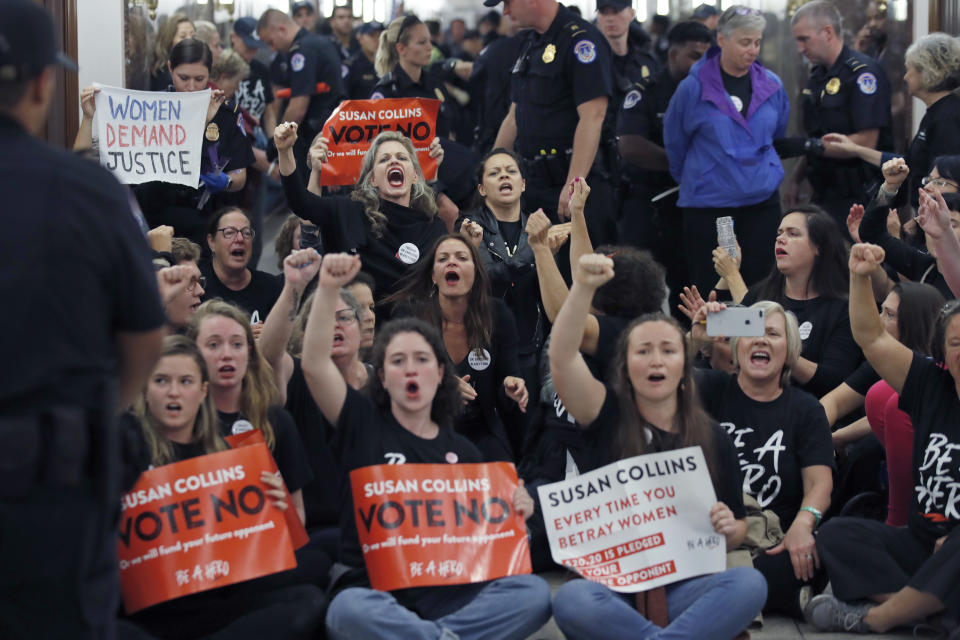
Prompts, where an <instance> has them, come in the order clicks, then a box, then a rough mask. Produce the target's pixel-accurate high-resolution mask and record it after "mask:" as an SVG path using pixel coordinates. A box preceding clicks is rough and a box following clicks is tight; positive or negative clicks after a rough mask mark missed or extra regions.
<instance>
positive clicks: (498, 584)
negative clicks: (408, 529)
mask: <svg viewBox="0 0 960 640" xmlns="http://www.w3.org/2000/svg"><path fill="white" fill-rule="evenodd" d="M359 271H360V258H359V257H358V256H349V255H344V254H339V255H337V254H332V255H331V254H328V255H327V256H326V257H325V258H324V260H323V264H322V266H321V272H320V284H319V286H318V287H317V293H316V298H315V300H314V304H313V308H312V310H311V312H310V319H309V320H308V323H307V333H306V337H305V339H304V351H305V352H307V353H310V354H311V357H310V358H309V359H307V360H306V361H304V374H305V375H306V378H307V383H308V385H309V387H310V390H311V391H312V392H313V396H314V399H315V400H316V401H317V405H318V406H319V407H320V410H321V412H322V413H323V415H324V417H325V418H326V419H327V420H328V421H329V422H330V424H332V425H335V428H336V430H337V434H336V442H337V446H338V451H339V453H340V456H341V463H342V468H341V470H342V473H343V477H342V482H343V483H344V486H348V485H349V479H348V475H347V474H349V472H350V471H352V470H353V469H357V468H359V467H364V466H368V465H375V464H385V463H386V462H387V461H388V459H389V460H393V461H397V459H398V458H399V461H400V463H404V464H410V463H440V464H444V463H450V462H452V461H454V460H456V461H457V462H461V463H462V462H480V461H481V455H480V452H479V451H478V450H477V449H476V447H474V446H473V444H471V443H470V442H469V441H468V440H466V439H465V438H463V437H462V436H459V435H457V434H456V433H455V432H454V431H453V430H452V428H451V426H452V421H453V418H454V416H455V414H456V411H457V408H458V406H459V403H460V397H459V393H458V384H457V380H456V376H455V375H454V373H453V364H452V363H451V362H450V359H449V357H447V355H446V353H445V350H444V346H443V342H442V340H441V338H440V336H439V335H438V334H437V332H436V331H435V330H433V329H432V328H431V327H429V326H428V325H426V324H425V323H423V322H422V321H419V320H415V319H402V320H395V321H393V322H390V323H388V324H387V325H386V326H385V327H384V328H382V329H381V330H380V332H379V333H378V335H377V338H376V342H375V344H374V347H373V350H374V354H373V367H374V371H375V375H374V376H372V377H371V389H370V398H367V397H364V396H362V395H361V394H359V393H358V392H357V391H355V390H354V389H352V388H350V387H349V386H348V385H347V383H346V382H345V381H344V379H343V377H342V375H341V373H340V371H339V370H338V369H337V367H336V365H335V364H334V362H333V360H332V359H331V358H330V357H329V347H328V345H330V344H331V342H332V339H333V329H334V325H333V323H332V322H331V320H332V319H333V316H334V309H335V307H336V301H337V298H338V297H339V290H340V288H341V287H343V286H344V285H346V284H347V283H349V282H350V281H351V280H352V279H353V278H354V277H355V276H356V274H357V273H358V272H359ZM514 508H515V509H517V510H518V511H519V512H520V513H523V514H524V515H525V516H527V517H528V516H529V515H530V513H531V512H532V510H533V502H532V500H531V499H530V496H529V494H528V493H527V492H526V490H525V489H524V488H523V487H522V486H519V487H517V490H516V493H515V494H514ZM340 513H341V523H340V524H341V531H342V537H341V544H340V563H341V564H342V565H343V569H344V571H342V572H340V576H341V577H340V579H339V580H338V581H337V583H336V584H335V585H334V586H333V589H334V591H335V592H337V595H336V597H335V598H334V600H333V603H332V604H331V608H330V610H329V613H328V615H327V632H328V634H329V635H330V637H331V638H334V639H340V638H357V637H362V638H384V639H392V638H399V637H417V636H419V637H440V636H442V635H451V636H453V635H456V637H460V638H481V637H496V638H510V639H512V638H516V639H521V638H525V637H526V636H528V635H529V634H531V633H533V632H534V631H536V630H537V629H539V628H540V627H541V626H542V625H543V623H544V622H546V620H547V619H548V618H549V617H550V604H549V587H548V586H547V584H546V583H545V582H544V581H543V580H542V579H540V578H538V577H536V576H531V575H520V576H510V577H506V578H501V579H498V580H493V581H491V582H486V583H478V584H469V585H461V586H446V587H427V588H422V589H416V590H412V591H409V590H408V591H398V592H393V593H386V592H380V591H375V590H373V589H370V588H369V579H368V576H367V572H366V569H365V568H364V561H363V555H362V553H361V550H360V543H359V540H358V538H357V528H356V522H355V518H354V515H353V501H352V497H351V495H350V492H349V491H346V492H345V494H344V504H343V507H342V509H341V511H340ZM335 569H336V567H335ZM398 605H399V606H398Z"/></svg>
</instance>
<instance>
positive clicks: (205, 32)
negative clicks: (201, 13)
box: [193, 20, 223, 65]
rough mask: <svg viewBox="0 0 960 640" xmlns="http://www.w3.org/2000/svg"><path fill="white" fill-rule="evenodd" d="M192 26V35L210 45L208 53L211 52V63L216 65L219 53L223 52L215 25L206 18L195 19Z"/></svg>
mask: <svg viewBox="0 0 960 640" xmlns="http://www.w3.org/2000/svg"><path fill="white" fill-rule="evenodd" d="M193 27H194V29H195V31H196V33H195V34H194V36H193V37H194V38H196V39H197V40H199V41H200V42H202V43H204V44H205V45H207V46H208V47H210V53H211V54H213V64H214V65H216V64H217V62H218V61H219V60H220V54H222V53H223V46H222V45H221V44H220V32H219V31H218V30H217V25H215V24H213V23H212V22H209V21H207V20H197V21H196V22H194V23H193Z"/></svg>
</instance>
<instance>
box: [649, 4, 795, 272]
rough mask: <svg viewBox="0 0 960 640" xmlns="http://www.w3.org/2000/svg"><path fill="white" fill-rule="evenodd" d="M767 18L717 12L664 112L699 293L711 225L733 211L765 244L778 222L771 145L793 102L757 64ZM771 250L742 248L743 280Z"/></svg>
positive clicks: (739, 10)
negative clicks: (705, 42) (713, 27)
mask: <svg viewBox="0 0 960 640" xmlns="http://www.w3.org/2000/svg"><path fill="white" fill-rule="evenodd" d="M766 24H767V21H766V19H765V18H764V17H763V15H762V14H761V12H760V11H759V10H758V9H748V8H746V7H743V6H740V5H734V6H732V7H730V8H728V9H727V10H726V11H724V12H723V15H722V16H721V17H720V22H719V30H718V33H717V44H718V45H719V47H715V48H711V49H709V50H708V51H707V53H706V55H705V56H704V57H703V58H702V59H701V60H700V61H699V62H697V63H696V64H695V65H694V66H693V68H691V69H690V74H689V75H688V76H687V77H686V78H684V79H683V80H682V81H681V82H680V85H679V86H678V87H677V91H676V93H675V94H674V96H673V98H672V99H671V100H670V106H669V108H668V109H667V113H666V116H665V117H664V121H663V140H664V147H665V149H666V151H667V156H668V158H669V160H670V173H671V174H673V177H674V179H676V180H677V182H678V183H679V184H680V199H679V200H678V201H677V204H678V206H680V207H681V208H682V209H683V228H684V238H685V241H686V256H687V268H688V269H689V272H690V280H691V282H692V283H693V284H695V285H696V286H697V288H699V289H700V290H701V291H709V289H710V285H711V284H712V283H713V281H714V269H713V261H712V260H711V254H710V252H711V251H712V250H713V248H714V247H715V246H717V228H716V221H717V219H718V218H721V217H724V216H731V217H732V218H733V221H734V229H735V231H736V234H737V239H738V240H739V241H740V244H741V245H742V246H744V247H758V246H764V245H765V244H766V243H767V242H770V241H771V240H773V238H774V236H775V235H776V232H775V229H776V224H777V220H779V219H780V196H779V194H778V193H777V188H778V186H779V185H780V182H781V180H783V166H782V165H781V164H780V158H779V157H777V153H776V151H775V150H774V148H773V141H774V140H777V139H778V138H782V137H783V135H784V133H785V132H786V127H787V120H788V117H789V115H790V101H789V98H788V97H787V93H786V91H785V90H784V88H783V84H782V83H781V82H780V78H778V77H777V76H776V74H774V73H773V72H772V71H769V70H767V69H765V68H764V67H763V65H761V64H760V62H759V61H757V57H758V56H759V54H760V42H761V40H762V39H763V31H764V29H765V28H766ZM771 262H772V256H770V254H765V255H762V254H759V253H756V252H751V253H748V255H747V256H746V261H745V262H744V263H743V265H742V273H743V278H744V280H745V281H746V283H747V285H748V286H750V285H753V284H754V283H756V282H757V281H758V280H760V279H761V278H762V277H763V276H764V274H765V273H766V272H767V271H768V269H769V268H770V265H771Z"/></svg>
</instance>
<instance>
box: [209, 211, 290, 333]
mask: <svg viewBox="0 0 960 640" xmlns="http://www.w3.org/2000/svg"><path fill="white" fill-rule="evenodd" d="M254 235H255V232H254V230H253V226H252V225H251V222H250V218H249V217H247V214H246V213H244V212H243V210H241V209H237V208H236V207H227V208H224V209H221V210H220V211H217V212H216V213H215V214H213V216H212V217H211V218H210V222H209V224H208V225H207V246H208V247H209V248H210V259H209V260H204V261H201V262H200V271H201V272H202V273H203V275H204V277H205V278H206V280H207V283H206V293H205V295H204V297H203V299H204V300H212V299H214V298H220V299H222V300H226V301H227V302H232V303H233V304H235V305H237V306H238V307H240V308H241V309H243V310H244V311H246V312H247V313H248V314H250V318H249V323H251V324H255V325H257V327H256V330H257V331H258V332H259V329H260V326H262V323H263V321H264V319H266V317H267V314H268V313H270V309H271V308H272V307H273V305H274V303H275V302H276V301H277V296H279V295H280V283H279V282H277V278H276V276H273V275H271V274H269V273H266V272H264V271H258V270H256V269H251V268H250V267H249V264H250V258H251V257H252V256H253V237H254Z"/></svg>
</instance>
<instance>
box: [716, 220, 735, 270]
mask: <svg viewBox="0 0 960 640" xmlns="http://www.w3.org/2000/svg"><path fill="white" fill-rule="evenodd" d="M717 244H718V245H720V246H721V247H723V248H724V249H726V250H727V253H729V254H730V257H731V258H733V259H734V260H736V259H737V236H736V235H735V234H734V233H733V218H731V217H730V216H723V217H722V218H717Z"/></svg>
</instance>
